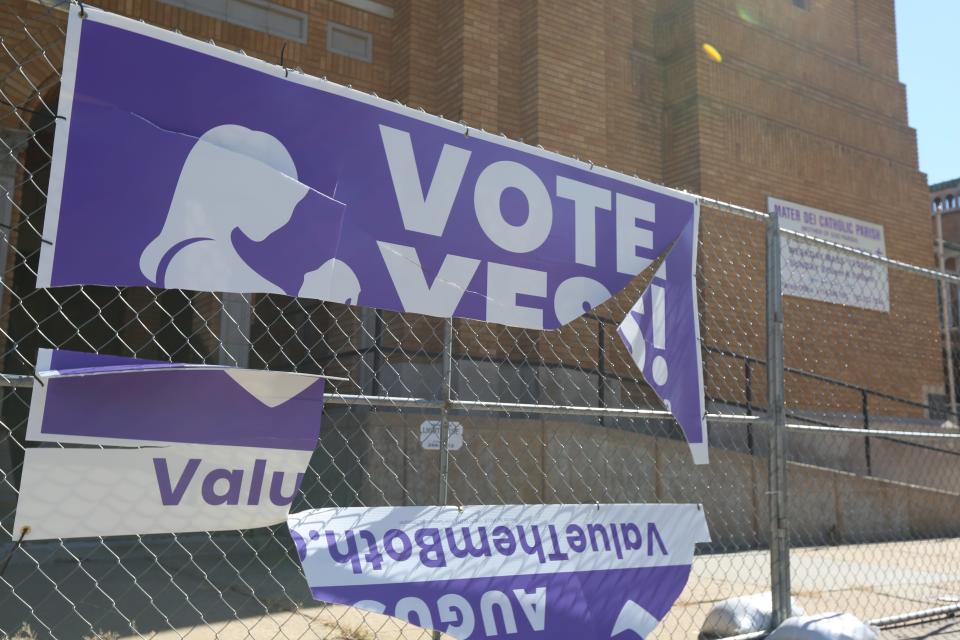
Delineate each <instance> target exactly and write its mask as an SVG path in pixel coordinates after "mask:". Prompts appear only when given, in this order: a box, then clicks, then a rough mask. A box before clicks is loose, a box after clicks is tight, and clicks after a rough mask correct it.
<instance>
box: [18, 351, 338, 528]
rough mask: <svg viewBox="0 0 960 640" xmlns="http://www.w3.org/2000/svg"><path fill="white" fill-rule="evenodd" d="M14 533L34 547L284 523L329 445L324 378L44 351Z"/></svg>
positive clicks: (36, 387) (28, 423) (28, 431)
mask: <svg viewBox="0 0 960 640" xmlns="http://www.w3.org/2000/svg"><path fill="white" fill-rule="evenodd" d="M37 378H38V380H39V382H38V383H37V384H35V385H34V387H33V394H32V397H31V401H30V417H29V419H28V422H27V439H28V440H30V441H34V442H57V443H62V444H73V445H108V446H111V447H126V448H111V449H92V448H83V449H79V448H66V449H62V448H29V449H27V450H26V452H25V459H24V467H23V474H22V478H21V483H20V497H19V501H18V504H17V515H16V522H15V531H21V530H22V529H23V527H24V526H28V527H29V533H28V534H27V535H26V536H25V538H26V539H27V540H36V539H45V538H67V537H87V536H111V535H127V534H146V533H167V532H185V531H219V530H232V529H247V528H253V527H260V526H267V525H272V524H277V523H279V522H283V521H284V519H285V518H286V516H287V513H288V511H289V507H290V504H291V503H292V502H293V499H294V497H295V496H296V494H297V491H298V489H299V486H300V483H301V481H302V479H303V475H304V471H305V469H306V466H307V464H308V463H309V461H310V456H311V454H312V453H313V451H314V449H315V448H316V445H317V440H318V438H319V436H320V422H321V418H322V412H323V391H324V384H325V380H324V379H323V378H321V377H318V376H313V375H305V374H297V373H286V372H276V371H255V370H248V369H235V368H229V367H219V366H206V365H182V364H171V363H160V362H152V361H147V360H141V359H137V358H123V357H116V356H105V355H98V354H89V353H79V352H72V351H63V350H56V351H50V350H47V349H41V350H40V353H39V355H38V358H37Z"/></svg>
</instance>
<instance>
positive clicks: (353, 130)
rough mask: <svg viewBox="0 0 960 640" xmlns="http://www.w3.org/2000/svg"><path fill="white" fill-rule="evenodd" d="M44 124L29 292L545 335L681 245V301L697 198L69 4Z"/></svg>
mask: <svg viewBox="0 0 960 640" xmlns="http://www.w3.org/2000/svg"><path fill="white" fill-rule="evenodd" d="M184 69H188V70H189V72H188V73H185V72H184ZM118 79H122V81H119V80H118ZM184 96H189V100H185V99H184ZM58 115H59V116H62V117H63V118H64V120H59V121H58V124H57V127H56V133H55V143H54V153H53V160H52V164H51V178H50V187H49V197H48V202H47V210H46V218H45V223H44V224H45V226H44V238H45V239H46V240H48V241H49V242H51V243H52V244H49V245H47V244H44V245H43V246H42V248H41V255H40V263H39V269H38V277H37V286H39V287H48V286H54V287H56V286H65V285H75V284H101V285H129V286H139V285H150V286H160V287H167V288H181V289H193V290H201V291H229V292H237V293H284V294H288V295H294V296H301V297H306V298H314V299H318V300H326V301H331V302H339V303H348V304H355V305H363V306H368V307H376V308H381V309H391V310H395V311H405V312H411V313H420V314H427V315H432V316H437V317H453V316H455V317H462V318H470V319H476V320H482V321H486V322H493V323H500V324H505V325H510V326H515V327H522V328H527V329H555V328H558V327H560V326H563V325H565V324H567V323H569V322H571V321H573V320H575V319H577V318H579V317H580V316H582V315H583V314H584V313H586V312H588V311H590V310H591V309H593V308H594V307H596V306H597V305H599V304H601V303H603V302H604V301H606V300H607V299H609V298H610V297H611V296H612V295H614V294H616V293H617V292H619V291H621V290H623V289H624V287H626V286H627V284H628V283H630V281H631V280H633V279H634V278H635V277H636V276H637V274H639V273H641V272H642V271H643V270H644V269H646V268H647V267H648V266H650V265H651V264H652V263H653V261H655V260H656V259H657V258H659V257H660V256H662V255H663V254H664V253H666V252H670V253H671V254H673V253H677V252H683V253H684V254H685V255H686V256H688V257H689V256H693V258H694V260H693V262H690V261H688V260H686V259H684V260H683V261H680V262H682V263H683V264H677V266H676V267H675V268H672V269H671V270H670V274H669V278H668V280H667V281H666V282H665V283H664V286H665V287H666V288H667V289H668V290H670V291H672V288H673V287H674V280H676V282H677V283H679V285H678V286H679V287H681V289H682V290H683V291H684V292H687V293H690V291H689V287H688V283H689V281H690V278H692V277H693V264H695V256H696V240H697V229H698V224H699V208H698V200H697V198H696V197H694V196H692V195H689V194H685V193H681V192H678V191H675V190H672V189H668V188H665V187H661V186H658V185H655V184H652V183H649V182H644V181H642V180H639V179H636V178H630V177H627V176H625V175H623V174H619V173H616V172H613V171H609V170H607V169H602V168H599V167H594V166H593V164H592V163H586V162H581V161H579V160H574V159H571V158H567V157H563V156H560V155H558V154H555V153H551V152H548V151H544V150H542V149H538V148H534V147H531V146H529V145H524V144H522V143H518V142H514V141H511V140H508V139H507V138H505V137H501V136H495V135H492V134H489V133H486V132H482V131H478V130H475V129H469V128H467V127H465V126H463V125H460V124H456V123H453V122H450V121H447V120H444V119H442V118H439V117H436V116H431V115H428V114H426V113H424V112H422V111H417V110H414V109H410V108H407V107H404V106H401V105H399V104H396V103H393V102H389V101H386V100H381V99H379V98H376V97H373V96H370V95H367V94H364V93H361V92H358V91H353V90H352V89H348V88H345V87H342V86H339V85H336V84H334V83H330V82H327V81H325V80H321V79H318V78H313V77H309V76H305V75H303V74H301V73H297V72H288V70H285V69H282V68H280V67H278V66H275V65H271V64H267V63H265V62H263V61H260V60H257V59H255V58H251V57H248V56H245V55H242V54H239V53H235V52H232V51H228V50H225V49H222V48H219V47H216V46H214V45H211V44H208V43H203V42H199V41H197V40H193V39H190V38H187V37H185V36H182V35H180V34H176V33H172V32H169V31H164V30H162V29H159V28H156V27H152V26H150V25H147V24H144V23H142V22H137V21H134V20H129V19H127V18H122V17H118V16H115V15H112V14H109V13H105V12H102V11H96V10H92V9H90V10H87V12H86V18H83V19H81V18H80V16H79V9H78V7H71V9H70V18H69V25H68V31H67V43H66V49H65V54H64V68H63V74H62V82H61V89H60V103H59V110H58ZM134 213H135V215H133V214H134ZM694 294H695V291H694V292H692V293H690V296H691V297H690V304H689V305H687V308H689V309H692V310H693V313H694V315H693V316H692V318H691V319H692V322H694V323H696V321H697V317H696V298H695V295H694ZM675 295H679V294H675ZM671 297H672V295H671ZM691 319H687V320H691ZM687 320H685V321H684V322H683V327H684V328H683V329H680V328H677V329H675V330H673V331H672V340H671V341H670V342H669V343H668V346H667V350H668V352H669V351H670V350H672V349H673V348H674V346H680V345H681V343H682V341H684V340H687V341H690V342H689V343H688V344H687V345H686V346H684V347H683V348H684V349H687V348H689V349H697V348H698V347H697V345H696V344H695V343H694V342H693V340H694V339H695V336H694V334H693V333H692V332H690V331H689V326H690V322H689V321H687ZM698 358H699V356H698ZM648 381H649V379H648ZM674 406H676V403H674ZM681 425H682V426H684V428H685V429H686V428H687V426H686V424H685V422H681ZM693 437H694V438H699V439H698V440H695V442H697V443H700V442H703V443H705V442H706V433H705V432H700V433H699V434H693ZM704 446H705V445H704ZM701 459H703V458H701Z"/></svg>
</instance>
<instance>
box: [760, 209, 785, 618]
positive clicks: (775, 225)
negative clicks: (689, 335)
mask: <svg viewBox="0 0 960 640" xmlns="http://www.w3.org/2000/svg"><path fill="white" fill-rule="evenodd" d="M766 244H767V246H766V251H767V269H766V275H767V278H766V279H767V291H766V302H767V405H768V410H767V419H768V420H769V425H768V428H769V430H770V431H769V442H770V446H769V454H770V455H769V458H770V461H769V479H768V483H769V496H770V586H771V589H770V590H771V592H772V594H773V626H774V627H777V626H779V625H780V623H782V622H783V621H784V620H786V619H787V618H788V617H790V538H789V529H788V528H787V462H786V456H785V452H784V432H785V430H786V425H785V422H786V421H785V409H784V388H783V386H784V382H783V373H784V355H783V295H782V278H781V272H780V220H779V218H778V217H777V216H775V215H771V216H770V217H769V218H768V220H767V243H766Z"/></svg>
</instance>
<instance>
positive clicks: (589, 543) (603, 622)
mask: <svg viewBox="0 0 960 640" xmlns="http://www.w3.org/2000/svg"><path fill="white" fill-rule="evenodd" d="M288 524H289V526H290V535H291V536H292V537H293V540H294V543H295V544H296V546H297V551H298V553H299V555H300V560H301V562H302V563H303V569H304V573H305V575H306V578H307V583H308V585H309V587H310V590H311V592H312V593H313V596H314V598H316V599H317V600H321V601H325V602H337V603H341V604H348V605H352V606H355V607H359V608H361V609H366V610H370V611H376V612H378V613H384V614H387V615H391V616H395V617H397V618H401V619H403V620H405V621H408V622H410V623H413V624H415V625H418V626H421V627H424V628H427V629H436V630H439V631H442V632H444V633H446V634H448V635H450V636H453V637H454V638H457V639H458V640H465V639H468V638H469V639H473V638H490V637H501V636H503V637H507V636H509V637H511V638H517V640H527V639H537V638H549V639H550V640H564V639H567V638H569V639H571V640H573V639H576V640H590V639H591V638H604V639H606V638H613V637H620V638H636V637H639V638H645V637H647V635H648V634H649V633H650V632H651V631H652V630H653V628H654V627H655V626H656V625H657V623H658V622H659V621H660V620H661V619H662V618H663V616H664V615H665V614H666V613H667V611H669V610H670V607H671V606H672V605H673V603H674V601H676V599H677V598H678V597H679V596H680V593H681V592H682V591H683V588H684V586H685V585H686V583H687V578H688V576H689V574H690V566H691V563H692V562H693V553H694V546H695V545H696V543H698V542H708V541H709V539H710V536H709V533H708V531H707V525H706V519H705V518H704V514H703V511H702V508H701V507H700V506H699V505H676V504H657V505H631V504H606V505H507V506H466V507H462V508H458V507H375V508H349V509H315V510H311V511H304V512H301V513H293V514H290V517H289V518H288ZM626 632H630V633H626ZM621 634H624V635H621Z"/></svg>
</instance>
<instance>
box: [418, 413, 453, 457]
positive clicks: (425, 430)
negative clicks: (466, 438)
mask: <svg viewBox="0 0 960 640" xmlns="http://www.w3.org/2000/svg"><path fill="white" fill-rule="evenodd" d="M420 446H422V447H423V448H424V449H427V450H432V451H439V450H440V421H439V420H426V421H424V422H423V423H422V424H421V425H420ZM461 447H463V425H462V424H460V423H459V422H448V423H447V451H459V450H460V448H461Z"/></svg>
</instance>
